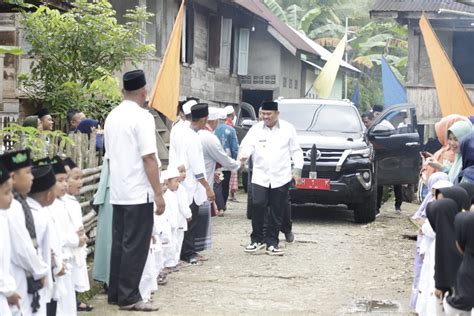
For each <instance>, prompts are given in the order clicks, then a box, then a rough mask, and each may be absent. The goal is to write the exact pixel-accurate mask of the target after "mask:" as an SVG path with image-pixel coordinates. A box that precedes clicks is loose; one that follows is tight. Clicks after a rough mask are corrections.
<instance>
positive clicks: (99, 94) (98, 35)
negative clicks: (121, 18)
mask: <svg viewBox="0 0 474 316" xmlns="http://www.w3.org/2000/svg"><path fill="white" fill-rule="evenodd" d="M150 16H151V14H149V13H147V12H146V9H145V8H144V7H136V8H135V9H134V10H129V11H128V13H127V14H126V15H125V17H126V18H128V20H129V22H127V23H126V24H125V25H121V24H119V23H118V22H117V19H116V12H115V11H114V10H113V8H112V6H111V4H110V3H109V2H108V1H107V0H93V1H87V0H77V1H75V2H74V3H73V4H72V8H71V10H69V11H67V12H64V13H61V12H60V11H58V10H56V9H51V8H49V7H47V6H44V5H42V6H39V7H36V9H35V10H34V11H24V12H23V13H22V20H21V23H22V27H23V29H24V32H25V38H26V40H27V41H28V42H29V43H30V44H31V50H30V51H29V52H28V53H29V54H31V55H33V56H34V59H33V63H32V65H31V72H30V73H29V74H22V75H21V76H20V85H21V88H22V90H23V91H24V92H25V93H26V94H27V95H28V96H29V97H30V98H31V99H32V100H34V101H35V102H36V103H38V104H42V105H43V106H47V107H49V108H50V111H51V112H52V113H53V114H54V115H57V116H59V117H65V115H66V111H67V109H68V108H70V107H77V108H79V109H80V110H82V111H84V112H85V113H86V115H90V116H93V117H96V118H102V117H104V115H105V114H106V113H107V112H108V111H109V110H110V108H111V107H112V106H113V105H114V104H115V103H117V102H118V101H119V99H120V91H119V89H118V84H117V82H116V79H115V78H114V74H115V73H116V72H118V71H120V70H121V69H122V67H123V65H124V63H125V62H126V61H127V60H129V61H131V62H132V63H133V64H137V63H138V62H140V61H141V60H142V59H143V58H145V57H146V56H147V55H148V54H149V53H151V52H152V51H153V50H154V47H153V46H152V45H145V44H144V43H142V42H141V41H140V38H142V37H143V36H144V27H143V25H144V23H146V22H147V20H148V18H149V17H150Z"/></svg>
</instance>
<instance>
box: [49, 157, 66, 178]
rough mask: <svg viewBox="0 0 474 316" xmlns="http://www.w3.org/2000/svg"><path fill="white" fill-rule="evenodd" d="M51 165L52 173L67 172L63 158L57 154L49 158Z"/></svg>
mask: <svg viewBox="0 0 474 316" xmlns="http://www.w3.org/2000/svg"><path fill="white" fill-rule="evenodd" d="M51 167H53V171H54V174H61V173H67V172H66V168H65V167H64V163H63V160H62V159H61V157H59V156H58V155H56V156H54V157H53V158H52V159H51Z"/></svg>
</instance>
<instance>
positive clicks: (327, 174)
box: [301, 168, 341, 181]
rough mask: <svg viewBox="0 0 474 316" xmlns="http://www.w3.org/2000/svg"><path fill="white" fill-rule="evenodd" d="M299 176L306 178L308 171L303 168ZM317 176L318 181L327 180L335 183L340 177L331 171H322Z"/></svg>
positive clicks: (339, 174)
mask: <svg viewBox="0 0 474 316" xmlns="http://www.w3.org/2000/svg"><path fill="white" fill-rule="evenodd" d="M301 176H302V177H303V178H308V177H309V169H306V168H305V169H304V170H303V172H302V174H301ZM317 176H318V178H320V179H329V180H331V181H336V180H339V178H340V177H341V173H340V172H336V171H331V170H323V171H318V172H317Z"/></svg>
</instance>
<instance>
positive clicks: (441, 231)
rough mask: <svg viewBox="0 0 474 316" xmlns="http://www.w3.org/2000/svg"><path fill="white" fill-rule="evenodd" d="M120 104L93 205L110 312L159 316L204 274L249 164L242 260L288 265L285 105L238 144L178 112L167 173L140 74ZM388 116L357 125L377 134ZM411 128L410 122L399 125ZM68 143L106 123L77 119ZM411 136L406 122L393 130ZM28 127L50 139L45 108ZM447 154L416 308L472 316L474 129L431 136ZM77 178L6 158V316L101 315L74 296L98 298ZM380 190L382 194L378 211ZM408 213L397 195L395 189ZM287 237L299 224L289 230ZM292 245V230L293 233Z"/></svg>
mask: <svg viewBox="0 0 474 316" xmlns="http://www.w3.org/2000/svg"><path fill="white" fill-rule="evenodd" d="M123 96H124V99H123V102H122V103H121V104H120V105H118V106H117V107H116V108H114V109H113V110H112V111H111V112H110V113H109V115H108V116H107V118H106V120H105V126H104V131H103V133H104V139H105V141H104V143H105V146H104V147H105V156H104V162H103V167H102V173H101V178H100V183H99V190H98V192H97V194H96V195H95V199H94V205H96V207H97V208H98V213H99V220H98V229H97V238H96V242H95V248H96V249H95V250H96V251H95V256H94V266H93V271H92V277H93V278H94V279H95V280H97V281H101V282H103V283H104V285H105V286H104V290H106V291H107V295H108V303H109V304H111V305H117V306H118V308H119V309H120V310H125V311H156V310H158V307H157V306H156V305H155V304H154V302H153V295H152V294H153V293H154V292H155V291H157V290H158V286H162V285H165V284H166V283H167V275H168V274H169V273H177V272H179V271H180V269H182V268H184V267H185V266H193V265H196V266H198V265H201V264H203V262H205V261H207V260H208V259H207V258H206V257H205V256H204V255H203V254H202V253H201V252H202V251H203V250H206V249H209V247H210V245H211V231H210V220H211V217H212V216H224V215H225V211H226V210H227V202H228V199H229V197H232V193H233V192H235V191H236V172H237V171H238V170H239V169H240V168H241V167H242V166H243V165H244V163H245V162H246V161H247V160H248V159H249V158H252V162H253V176H252V179H251V184H250V185H252V194H253V199H252V210H253V214H252V232H251V235H250V242H249V244H248V245H247V246H246V247H245V248H244V249H243V250H244V251H245V252H246V253H250V254H252V253H257V252H260V251H262V252H265V253H266V254H268V255H270V256H281V255H284V252H283V251H282V249H280V247H279V232H280V230H281V227H282V224H287V223H283V222H284V221H286V219H285V217H287V216H285V215H287V214H286V212H287V211H288V207H287V206H288V203H289V201H288V198H289V196H288V195H289V188H290V186H291V182H292V181H294V182H295V183H299V181H300V179H301V171H302V168H303V164H304V160H303V154H302V151H301V148H300V146H299V144H298V141H297V139H296V131H295V128H294V127H293V126H292V125H291V124H290V123H288V122H286V121H284V120H282V119H280V118H279V112H278V102H273V101H266V102H263V103H262V104H261V107H260V111H259V116H260V119H261V120H260V122H258V123H256V124H255V125H254V126H253V127H251V128H250V130H249V131H248V133H247V135H246V137H245V138H244V139H243V140H242V142H241V144H240V146H239V144H238V141H237V135H236V131H235V129H234V127H233V122H234V120H233V118H234V115H235V113H234V109H233V107H232V106H229V107H226V108H223V109H221V108H217V107H210V106H208V104H206V103H202V102H200V101H199V100H198V99H195V98H188V99H187V100H185V101H181V102H179V104H178V106H177V112H178V114H179V118H178V120H177V121H176V122H175V123H174V124H173V127H172V129H171V135H170V149H169V160H168V164H167V166H166V169H165V170H162V169H164V168H162V164H161V161H160V159H159V157H158V154H157V148H156V136H155V130H156V128H155V122H154V118H153V116H152V115H151V114H150V112H149V111H148V109H147V105H146V104H147V103H146V98H147V89H146V80H145V76H144V73H143V71H141V70H135V71H131V72H127V73H125V74H124V76H123ZM381 111H382V109H380V108H374V109H373V111H370V112H365V113H363V114H362V120H363V122H364V124H365V125H366V127H370V126H371V125H372V124H373V122H374V119H375V118H376V117H377V116H378V115H379V114H380V112H381ZM402 116H403V115H402ZM68 122H69V126H70V130H69V132H70V133H74V132H82V133H90V132H91V131H92V130H93V129H99V128H100V127H99V125H98V122H97V121H95V120H90V119H87V118H85V116H84V114H83V113H81V112H80V111H78V110H75V109H71V110H70V111H69V112H68ZM378 122H379V123H378V124H385V125H386V127H387V128H389V129H393V130H396V129H397V128H403V127H404V124H405V123H404V120H403V118H402V119H401V120H400V122H399V123H398V126H397V127H394V126H393V124H391V123H390V122H389V121H387V120H379V121H378ZM24 126H29V127H34V128H38V129H42V130H52V129H53V126H54V123H53V120H52V118H51V115H49V113H48V112H47V110H41V111H40V112H38V113H37V115H35V116H29V117H27V118H26V119H25V121H24ZM436 133H437V136H438V140H439V142H440V145H441V148H440V149H439V150H438V151H436V152H435V153H432V154H431V153H427V152H423V153H422V157H423V167H422V170H421V179H422V180H423V183H424V185H425V187H426V189H424V190H423V192H424V195H423V202H422V204H421V206H420V208H419V210H418V212H417V213H416V214H414V215H413V222H414V223H416V224H417V225H418V226H419V234H418V238H417V243H416V255H415V264H414V267H415V268H414V282H413V291H412V297H411V307H412V308H413V309H414V310H416V312H417V313H419V314H420V315H442V313H446V314H449V315H457V314H459V315H464V314H466V315H468V314H470V313H471V310H472V309H473V308H474V229H473V228H474V212H470V211H471V210H474V208H473V206H472V204H473V201H474V157H473V155H474V133H473V127H472V123H471V121H470V120H469V118H466V117H462V116H458V115H451V116H448V117H445V118H443V120H441V121H440V122H438V123H437V124H436ZM81 186H82V181H81V170H80V169H79V168H78V167H77V165H76V164H75V163H74V162H73V161H72V160H71V159H70V158H65V157H60V156H55V157H54V158H52V159H49V158H44V159H40V160H36V161H32V159H31V157H30V152H29V151H28V150H20V151H12V152H6V153H4V154H3V155H2V156H0V226H1V229H0V315H2V316H3V315H76V313H77V311H78V310H79V311H80V310H91V309H92V307H91V306H88V305H85V304H83V303H81V302H78V301H77V299H76V292H84V291H87V290H88V289H89V279H88V273H87V263H86V249H85V245H86V238H87V237H86V236H85V233H84V227H83V223H82V212H81V207H80V204H79V201H78V200H77V198H76V196H77V195H78V194H79V191H80V188H81ZM382 192H383V188H379V190H378V193H379V194H378V196H379V198H378V201H379V204H378V207H379V208H380V205H381V195H382ZM394 192H395V196H396V199H395V211H396V212H397V213H400V211H401V203H402V194H401V187H394ZM290 227H291V225H290ZM285 238H286V239H287V241H289V242H292V241H293V240H294V235H293V234H292V232H285Z"/></svg>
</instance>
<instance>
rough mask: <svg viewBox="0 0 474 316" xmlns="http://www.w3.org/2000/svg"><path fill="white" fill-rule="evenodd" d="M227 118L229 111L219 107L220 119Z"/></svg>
mask: <svg viewBox="0 0 474 316" xmlns="http://www.w3.org/2000/svg"><path fill="white" fill-rule="evenodd" d="M226 118H227V111H226V110H225V109H219V120H225V119H226Z"/></svg>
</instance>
